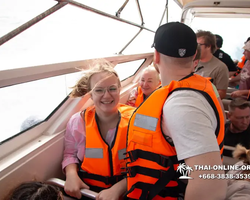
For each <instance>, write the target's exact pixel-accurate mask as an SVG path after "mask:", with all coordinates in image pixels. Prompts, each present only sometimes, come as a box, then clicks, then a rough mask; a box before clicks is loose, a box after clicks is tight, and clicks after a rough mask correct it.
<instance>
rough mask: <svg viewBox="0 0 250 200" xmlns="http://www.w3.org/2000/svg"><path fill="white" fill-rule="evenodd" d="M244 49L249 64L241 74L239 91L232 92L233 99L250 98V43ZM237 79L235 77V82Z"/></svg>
mask: <svg viewBox="0 0 250 200" xmlns="http://www.w3.org/2000/svg"><path fill="white" fill-rule="evenodd" d="M243 49H244V55H245V57H246V59H247V62H246V63H245V65H244V67H243V68H242V70H241V72H240V74H239V75H240V83H239V90H237V91H234V92H232V94H231V96H232V97H234V98H235V97H245V98H249V90H250V60H249V59H250V41H248V42H247V43H246V44H245V46H244V47H243ZM236 79H237V77H235V78H234V79H232V81H233V80H236Z"/></svg>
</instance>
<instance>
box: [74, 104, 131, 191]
mask: <svg viewBox="0 0 250 200" xmlns="http://www.w3.org/2000/svg"><path fill="white" fill-rule="evenodd" d="M118 110H119V113H120V121H119V123H118V125H117V127H116V133H115V136H114V141H113V143H112V146H111V147H110V146H109V145H108V144H107V143H106V142H105V140H104V139H103V138H102V135H101V134H100V131H99V127H98V124H97V121H96V112H95V107H94V106H92V107H89V108H87V109H86V110H85V111H84V113H83V117H84V121H85V127H86V150H85V155H84V159H83V162H82V164H81V169H80V171H79V176H80V177H81V178H82V179H83V181H84V182H85V183H86V184H87V185H89V186H90V189H91V190H94V191H96V192H99V191H101V190H102V189H105V188H109V187H111V186H112V185H113V184H115V183H117V182H119V181H120V180H122V179H123V178H124V174H123V175H122V174H121V172H122V170H121V168H124V167H125V166H126V162H125V161H124V157H125V152H126V140H127V127H128V122H129V119H130V116H131V115H132V113H133V111H134V110H135V108H133V107H131V106H127V105H123V104H120V106H119V108H118Z"/></svg>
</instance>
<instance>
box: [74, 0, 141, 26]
mask: <svg viewBox="0 0 250 200" xmlns="http://www.w3.org/2000/svg"><path fill="white" fill-rule="evenodd" d="M77 1H78V2H80V3H82V4H85V5H88V6H90V7H93V8H95V9H97V10H102V11H103V12H106V13H108V14H110V15H116V13H117V11H118V10H119V9H120V8H121V7H122V6H123V4H124V3H125V2H126V0H105V1H103V0H95V1H93V0H77ZM120 18H122V19H125V20H128V21H131V22H134V23H137V24H141V19H140V15H139V11H138V8H137V4H136V1H128V2H127V4H126V5H125V7H124V8H123V9H122V11H121V13H120Z"/></svg>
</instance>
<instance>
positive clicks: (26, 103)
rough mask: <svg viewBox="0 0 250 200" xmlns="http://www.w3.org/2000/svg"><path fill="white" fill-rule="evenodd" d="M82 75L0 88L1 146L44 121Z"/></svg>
mask: <svg viewBox="0 0 250 200" xmlns="http://www.w3.org/2000/svg"><path fill="white" fill-rule="evenodd" d="M82 73H83V72H76V73H72V74H67V75H62V76H57V77H52V78H46V79H41V80H38V81H32V82H28V83H23V84H18V85H14V86H9V87H5V88H0V97H1V98H0V110H1V112H0V121H1V133H2V134H0V143H1V142H2V141H4V140H7V139H8V138H10V137H12V136H14V135H16V134H18V133H20V132H22V131H25V130H26V129H28V128H30V127H32V126H34V125H35V124H37V123H40V122H42V121H44V120H45V119H46V118H47V117H48V116H49V115H50V114H51V113H52V112H53V110H55V108H56V107H57V106H58V105H59V104H60V103H61V102H62V100H63V99H65V98H66V97H67V96H68V94H69V93H70V92H71V90H72V89H71V88H70V87H72V86H74V85H75V83H76V81H77V80H78V79H79V78H80V77H81V75H82Z"/></svg>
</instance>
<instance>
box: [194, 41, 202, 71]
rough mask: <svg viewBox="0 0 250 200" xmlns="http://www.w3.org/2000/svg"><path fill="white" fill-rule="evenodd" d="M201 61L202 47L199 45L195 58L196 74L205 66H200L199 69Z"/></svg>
mask: <svg viewBox="0 0 250 200" xmlns="http://www.w3.org/2000/svg"><path fill="white" fill-rule="evenodd" d="M200 59H201V47H200V45H197V52H196V55H195V58H194V72H197V71H199V70H200V69H202V68H203V66H200V67H199V68H198V67H197V66H198V64H199V62H200Z"/></svg>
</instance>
